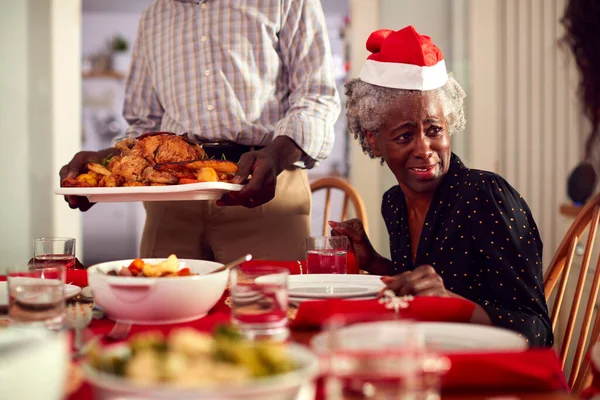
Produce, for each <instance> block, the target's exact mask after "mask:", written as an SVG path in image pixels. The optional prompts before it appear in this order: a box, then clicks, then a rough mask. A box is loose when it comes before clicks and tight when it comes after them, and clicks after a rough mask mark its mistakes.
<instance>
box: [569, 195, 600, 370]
mask: <svg viewBox="0 0 600 400" xmlns="http://www.w3.org/2000/svg"><path fill="white" fill-rule="evenodd" d="M598 218H600V208H598V207H595V208H594V213H593V217H592V224H591V226H590V231H589V233H588V240H587V244H586V246H585V251H584V254H583V261H582V262H581V271H580V272H579V279H578V280H577V287H576V288H575V296H574V297H573V303H572V305H571V313H570V314H569V322H568V323H567V329H566V331H565V336H564V339H563V343H562V347H561V350H560V361H561V365H562V367H563V368H564V367H565V362H566V360H567V354H568V352H569V346H570V344H571V339H572V337H573V330H574V328H575V320H576V319H577V312H578V311H579V304H580V303H581V294H582V293H583V285H584V284H585V277H586V275H587V271H588V268H589V266H590V258H591V257H592V251H593V250H594V242H595V240H596V231H597V230H598Z"/></svg>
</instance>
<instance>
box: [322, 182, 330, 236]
mask: <svg viewBox="0 0 600 400" xmlns="http://www.w3.org/2000/svg"><path fill="white" fill-rule="evenodd" d="M330 209H331V189H330V188H327V190H326V192H325V214H323V236H325V235H327V221H329V211H330Z"/></svg>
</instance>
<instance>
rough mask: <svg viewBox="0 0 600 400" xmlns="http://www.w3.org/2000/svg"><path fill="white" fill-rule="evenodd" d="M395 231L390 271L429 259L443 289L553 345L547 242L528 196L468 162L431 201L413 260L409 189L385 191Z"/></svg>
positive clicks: (387, 216)
mask: <svg viewBox="0 0 600 400" xmlns="http://www.w3.org/2000/svg"><path fill="white" fill-rule="evenodd" d="M381 211H382V214H383V218H384V220H385V223H386V225H387V229H388V232H389V235H390V251H391V261H392V268H393V270H392V271H390V275H392V274H398V273H401V272H404V271H407V270H412V269H414V268H415V267H417V266H420V265H423V264H429V265H432V266H433V267H434V268H435V270H436V271H437V273H438V274H439V275H440V276H441V277H442V279H443V280H444V285H445V286H446V289H448V290H450V291H452V292H454V293H456V294H458V295H460V296H463V297H465V298H467V299H469V300H471V301H473V302H475V303H477V304H479V305H481V306H482V307H483V308H484V309H485V310H486V311H487V313H488V314H489V316H490V318H491V319H492V322H493V323H494V325H496V326H500V327H505V328H508V329H511V330H514V331H516V332H518V333H519V334H520V335H522V336H524V337H525V338H526V340H527V341H528V342H529V344H530V346H535V347H541V346H551V345H552V343H553V335H552V329H551V324H550V319H549V317H548V307H547V305H546V301H545V298H544V288H543V284H542V279H543V276H542V241H541V240H540V235H539V232H538V229H537V226H536V224H535V221H534V220H533V217H532V215H531V212H530V210H529V207H528V206H527V204H526V203H525V200H524V199H523V198H522V197H521V196H520V195H519V193H518V192H517V191H516V190H515V189H514V188H513V187H512V186H510V184H509V183H508V182H507V181H506V180H504V178H502V177H501V176H499V175H497V174H494V173H491V172H486V171H479V170H474V169H469V168H467V167H465V166H464V165H463V163H462V162H461V160H460V159H459V158H458V156H456V155H454V154H452V157H451V163H450V168H449V171H448V174H447V175H446V177H445V178H444V181H443V182H442V183H441V184H440V186H439V187H438V189H437V191H436V194H435V197H434V199H433V201H432V203H431V205H430V207H429V210H428V212H427V216H426V218H425V223H424V225H423V229H422V231H421V237H420V238H419V245H418V249H417V252H416V258H415V262H414V263H413V260H412V256H411V246H410V237H409V228H408V214H407V210H406V202H405V199H404V194H403V193H402V190H401V189H400V187H399V186H394V187H393V188H391V189H390V190H388V191H387V192H386V193H385V194H384V196H383V203H382V210H381Z"/></svg>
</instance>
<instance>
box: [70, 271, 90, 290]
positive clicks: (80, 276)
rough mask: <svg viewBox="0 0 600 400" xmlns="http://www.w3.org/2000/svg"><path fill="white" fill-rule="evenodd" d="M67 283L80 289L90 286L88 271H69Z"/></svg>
mask: <svg viewBox="0 0 600 400" xmlns="http://www.w3.org/2000/svg"><path fill="white" fill-rule="evenodd" d="M65 282H66V283H70V284H71V285H75V286H79V287H86V286H87V285H88V276H87V271H86V270H85V269H70V270H67V273H66V275H65Z"/></svg>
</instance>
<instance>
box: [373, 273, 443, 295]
mask: <svg viewBox="0 0 600 400" xmlns="http://www.w3.org/2000/svg"><path fill="white" fill-rule="evenodd" d="M381 280H382V282H383V283H384V284H385V285H386V286H387V289H391V290H393V291H394V293H396V294H397V295H399V296H406V295H413V296H440V297H450V296H451V294H450V292H449V291H447V290H446V288H445V287H444V281H443V280H442V277H441V276H439V275H438V273H437V272H436V271H435V269H434V268H433V267H432V266H431V265H421V266H419V267H417V268H415V269H414V270H413V271H406V272H403V273H401V274H399V275H396V276H384V277H382V278H381Z"/></svg>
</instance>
